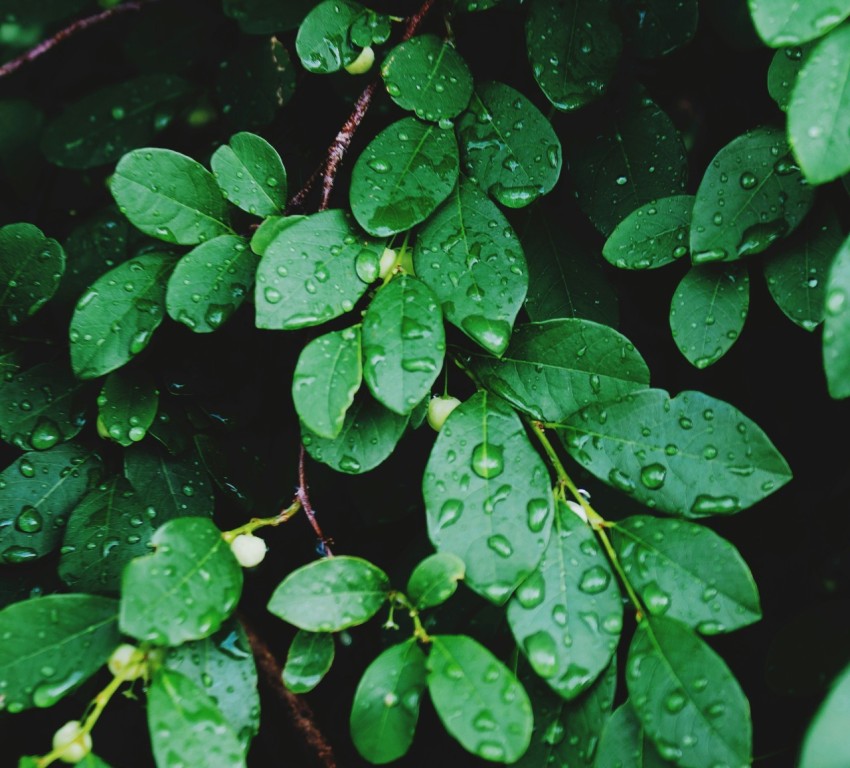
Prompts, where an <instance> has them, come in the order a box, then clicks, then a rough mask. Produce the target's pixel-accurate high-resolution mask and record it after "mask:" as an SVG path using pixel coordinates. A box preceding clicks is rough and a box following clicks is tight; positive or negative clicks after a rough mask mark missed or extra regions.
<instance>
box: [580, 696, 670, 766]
mask: <svg viewBox="0 0 850 768" xmlns="http://www.w3.org/2000/svg"><path fill="white" fill-rule="evenodd" d="M626 765H628V766H630V768H669V766H670V763H668V762H667V761H666V760H662V759H661V756H660V755H659V754H658V750H657V749H656V748H655V746H654V745H653V743H652V740H651V739H649V738H648V737H647V736H646V734H645V733H644V730H643V726H642V725H641V724H640V721H639V720H638V719H637V715H635V713H634V710H633V709H632V706H631V704H630V703H629V702H628V701H627V702H626V703H625V704H622V705H621V706H620V707H619V708H618V709H617V710H616V711H615V712H614V714H613V715H611V717H610V718H609V720H608V722H607V723H606V724H605V728H604V730H603V731H602V737H601V738H600V740H599V748H598V750H597V751H596V768H623V766H626Z"/></svg>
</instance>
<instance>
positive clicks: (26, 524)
mask: <svg viewBox="0 0 850 768" xmlns="http://www.w3.org/2000/svg"><path fill="white" fill-rule="evenodd" d="M43 526H44V518H43V517H42V516H41V513H40V512H39V511H38V510H37V509H36V508H35V507H33V506H30V505H27V506H25V507H24V508H23V509H21V511H20V513H19V514H18V517H17V519H16V520H15V528H17V529H18V530H19V531H20V532H21V533H38V532H39V531H40V530H41V529H42V527H43Z"/></svg>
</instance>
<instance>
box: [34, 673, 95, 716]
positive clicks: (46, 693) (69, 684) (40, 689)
mask: <svg viewBox="0 0 850 768" xmlns="http://www.w3.org/2000/svg"><path fill="white" fill-rule="evenodd" d="M83 679H84V675H83V673H82V672H81V671H79V670H75V671H74V672H71V674H70V675H68V676H67V677H66V678H64V679H63V680H58V681H56V682H51V683H48V682H44V683H41V684H39V685H37V686H36V687H35V690H33V692H32V700H33V704H35V705H36V706H37V707H42V708H45V707H52V706H53V705H54V704H56V702H57V701H59V699H61V698H62V697H63V696H65V695H66V694H67V693H69V692H70V691H71V690H73V689H74V688H75V687H76V686H77V685H78V684H79V683H80V682H81V681H82V680H83Z"/></svg>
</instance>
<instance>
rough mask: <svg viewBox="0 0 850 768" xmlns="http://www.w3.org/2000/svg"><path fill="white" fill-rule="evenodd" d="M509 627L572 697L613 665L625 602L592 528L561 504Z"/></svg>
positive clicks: (547, 676)
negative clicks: (611, 662) (543, 549)
mask: <svg viewBox="0 0 850 768" xmlns="http://www.w3.org/2000/svg"><path fill="white" fill-rule="evenodd" d="M507 618H508V625H509V626H510V628H511V632H512V633H513V635H514V638H515V639H516V642H517V645H518V646H519V647H520V648H521V649H522V651H523V653H524V654H525V655H526V657H527V658H528V661H529V663H530V664H531V667H532V669H534V671H535V672H536V673H537V674H538V675H539V676H540V677H542V678H543V679H544V680H545V681H546V683H547V684H548V685H549V686H550V687H551V688H552V690H553V691H555V692H556V693H558V694H559V695H560V696H561V697H563V698H564V699H574V698H575V697H576V696H578V695H579V694H580V693H582V692H583V691H585V690H587V688H589V687H590V685H591V684H592V683H593V681H594V680H596V678H597V677H599V675H600V674H601V673H602V670H604V669H605V667H607V666H608V664H609V662H610V661H611V657H612V655H613V654H614V651H616V650H617V644H618V642H619V640H620V632H621V630H622V628H623V603H622V598H621V596H620V589H619V587H618V585H617V580H616V579H615V578H614V575H613V573H612V572H611V568H610V566H609V565H608V560H607V559H606V557H605V555H604V554H603V553H602V552H601V551H600V549H599V546H598V545H597V543H596V535H595V534H594V532H593V530H592V529H591V527H590V526H589V525H588V524H587V523H586V522H585V521H584V520H582V519H581V518H580V517H579V516H578V515H576V514H575V513H574V512H573V511H572V510H571V509H570V508H569V507H568V506H567V505H566V504H559V505H558V506H557V510H556V515H555V526H554V530H553V531H552V537H551V539H550V540H549V544H548V546H547V548H546V550H545V552H544V553H543V559H542V560H541V561H540V565H538V566H537V570H535V571H534V572H533V573H532V574H531V575H530V576H529V577H528V578H527V579H526V580H525V581H524V582H523V583H522V584H520V585H519V587H517V590H516V592H515V593H514V596H513V597H512V598H511V600H510V602H509V603H508V610H507Z"/></svg>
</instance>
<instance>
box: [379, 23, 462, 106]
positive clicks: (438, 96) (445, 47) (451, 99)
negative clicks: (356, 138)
mask: <svg viewBox="0 0 850 768" xmlns="http://www.w3.org/2000/svg"><path fill="white" fill-rule="evenodd" d="M381 77H383V79H384V86H385V87H386V89H387V93H388V94H389V95H390V98H391V99H392V100H393V101H394V102H395V103H396V104H398V105H399V106H400V107H401V108H402V109H409V110H410V111H411V112H414V113H415V114H416V116H417V117H418V118H421V119H422V120H434V121H436V120H443V119H445V118H452V117H457V115H459V114H460V113H461V112H463V110H464V109H466V105H467V104H468V103H469V97H470V96H472V74H471V73H470V71H469V67H467V66H466V62H465V61H464V60H463V58H462V57H461V55H460V54H459V53H458V52H457V51H456V50H455V49H454V46H453V45H452V44H451V43H449V42H448V41H446V40H440V38H439V37H437V36H436V35H417V36H416V37H413V38H411V39H410V40H407V41H406V42H403V43H401V44H400V45H397V46H396V47H395V48H393V49H392V50H391V51H390V52H389V53H388V54H387V57H386V58H385V59H384V62H383V64H382V65H381Z"/></svg>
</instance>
